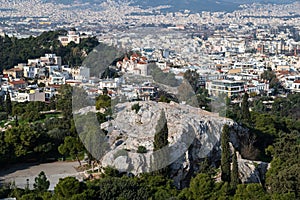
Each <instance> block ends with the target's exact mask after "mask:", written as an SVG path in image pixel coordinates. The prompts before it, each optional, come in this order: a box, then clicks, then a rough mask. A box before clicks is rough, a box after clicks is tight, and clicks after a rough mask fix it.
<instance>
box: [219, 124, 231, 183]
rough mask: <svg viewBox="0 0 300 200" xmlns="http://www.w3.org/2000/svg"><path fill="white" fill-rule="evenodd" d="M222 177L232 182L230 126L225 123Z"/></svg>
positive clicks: (222, 145)
mask: <svg viewBox="0 0 300 200" xmlns="http://www.w3.org/2000/svg"><path fill="white" fill-rule="evenodd" d="M221 148H222V153H221V179H222V181H225V182H230V147H229V126H228V125H227V124H225V125H224V126H223V131H222V135H221Z"/></svg>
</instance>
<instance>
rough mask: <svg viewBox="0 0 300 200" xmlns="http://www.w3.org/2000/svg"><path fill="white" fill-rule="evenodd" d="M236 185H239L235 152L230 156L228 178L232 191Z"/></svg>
mask: <svg viewBox="0 0 300 200" xmlns="http://www.w3.org/2000/svg"><path fill="white" fill-rule="evenodd" d="M238 184H239V166H238V161H237V157H236V151H234V153H233V156H232V170H231V177H230V185H231V187H232V188H233V189H236V187H237V185H238Z"/></svg>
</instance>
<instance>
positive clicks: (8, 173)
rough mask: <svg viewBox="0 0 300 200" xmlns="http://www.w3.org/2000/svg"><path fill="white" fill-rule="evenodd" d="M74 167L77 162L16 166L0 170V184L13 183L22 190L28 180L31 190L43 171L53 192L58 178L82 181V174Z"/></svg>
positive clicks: (76, 165)
mask: <svg viewBox="0 0 300 200" xmlns="http://www.w3.org/2000/svg"><path fill="white" fill-rule="evenodd" d="M74 167H78V162H53V163H45V164H36V165H32V164H18V165H13V166H11V167H9V168H7V169H5V170H0V182H2V183H3V182H4V183H11V182H13V181H15V184H16V186H17V187H20V188H24V187H25V186H26V182H27V181H26V180H27V179H29V187H30V188H31V189H32V188H33V183H34V178H35V177H37V175H38V174H39V173H40V172H41V171H44V172H45V174H46V176H47V178H48V180H49V181H50V188H49V189H50V190H53V189H54V187H55V185H56V184H57V183H58V181H59V179H60V178H64V177H67V176H74V177H77V178H78V179H82V174H81V173H79V172H77V171H76V170H75V168H74Z"/></svg>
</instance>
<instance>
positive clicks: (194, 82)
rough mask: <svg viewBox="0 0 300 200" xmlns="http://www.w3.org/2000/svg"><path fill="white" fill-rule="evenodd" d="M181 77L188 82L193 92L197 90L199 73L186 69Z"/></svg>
mask: <svg viewBox="0 0 300 200" xmlns="http://www.w3.org/2000/svg"><path fill="white" fill-rule="evenodd" d="M183 77H184V78H185V79H186V80H187V81H188V82H189V83H190V85H191V86H192V88H193V90H194V92H196V91H197V90H198V84H199V74H198V73H197V72H196V71H194V70H187V71H186V72H185V73H184V75H183Z"/></svg>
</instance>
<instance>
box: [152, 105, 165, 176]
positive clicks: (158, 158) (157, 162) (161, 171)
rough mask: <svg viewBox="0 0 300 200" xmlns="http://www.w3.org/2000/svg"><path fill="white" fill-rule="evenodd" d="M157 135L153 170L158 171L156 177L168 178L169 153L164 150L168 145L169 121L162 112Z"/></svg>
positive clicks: (155, 137) (154, 144)
mask: <svg viewBox="0 0 300 200" xmlns="http://www.w3.org/2000/svg"><path fill="white" fill-rule="evenodd" d="M155 130H156V133H155V135H154V142H153V146H154V148H153V151H154V153H153V161H152V164H151V165H152V166H151V168H152V169H151V170H152V171H156V172H155V173H154V174H155V175H162V176H168V171H169V170H168V169H169V168H168V166H166V165H168V163H169V160H168V159H169V151H168V149H163V148H164V147H165V146H167V145H168V132H169V131H168V125H167V119H166V115H165V112H164V111H163V110H162V111H161V114H160V118H159V120H158V123H157V126H156V129H155ZM160 149H163V150H162V151H159V152H155V151H158V150H160Z"/></svg>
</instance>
